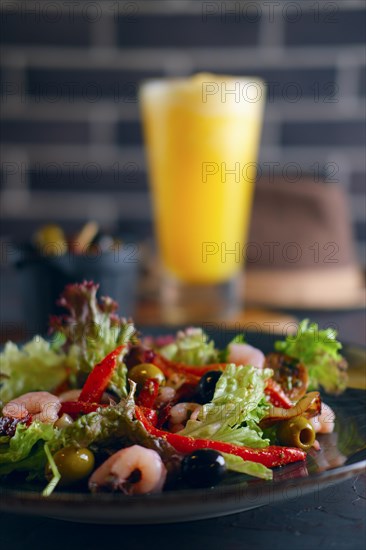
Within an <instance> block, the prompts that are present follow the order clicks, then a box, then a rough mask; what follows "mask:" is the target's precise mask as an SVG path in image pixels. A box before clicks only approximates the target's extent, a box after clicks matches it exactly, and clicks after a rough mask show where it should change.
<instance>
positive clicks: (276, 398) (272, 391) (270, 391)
mask: <svg viewBox="0 0 366 550" xmlns="http://www.w3.org/2000/svg"><path fill="white" fill-rule="evenodd" d="M264 393H265V394H266V395H267V396H268V398H269V401H270V403H272V405H274V406H275V407H282V408H283V409H291V407H293V406H294V404H293V403H292V401H291V399H289V397H288V396H287V395H286V394H285V392H284V391H283V389H282V388H281V386H280V385H279V384H277V382H275V381H274V380H272V378H270V379H269V380H267V385H266V387H265V388H264Z"/></svg>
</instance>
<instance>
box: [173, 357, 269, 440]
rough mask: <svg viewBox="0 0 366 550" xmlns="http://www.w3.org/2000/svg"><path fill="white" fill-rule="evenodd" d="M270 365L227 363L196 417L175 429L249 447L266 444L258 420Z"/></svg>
mask: <svg viewBox="0 0 366 550" xmlns="http://www.w3.org/2000/svg"><path fill="white" fill-rule="evenodd" d="M271 374H272V371H271V370H270V369H263V370H261V369H258V368H256V367H252V366H250V365H247V366H236V365H234V364H229V365H227V366H226V368H225V370H224V371H223V373H222V375H221V376H220V378H219V380H218V382H217V384H216V388H215V393H214V396H213V399H212V401H211V402H210V403H206V404H205V405H203V406H202V409H201V411H200V413H199V415H198V417H197V420H188V422H187V424H186V426H185V428H184V429H183V430H182V431H180V432H179V434H180V435H187V436H190V437H194V438H202V439H212V440H215V441H225V442H227V443H233V444H235V445H246V446H248V447H252V448H261V447H266V446H267V445H268V444H269V440H267V439H263V432H262V430H261V429H260V427H259V422H260V421H261V420H262V418H263V417H264V416H265V415H266V413H267V410H268V404H267V401H266V399H265V395H264V388H265V385H266V381H267V379H268V378H269V377H270V376H271Z"/></svg>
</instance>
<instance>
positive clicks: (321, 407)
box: [0, 281, 366, 524]
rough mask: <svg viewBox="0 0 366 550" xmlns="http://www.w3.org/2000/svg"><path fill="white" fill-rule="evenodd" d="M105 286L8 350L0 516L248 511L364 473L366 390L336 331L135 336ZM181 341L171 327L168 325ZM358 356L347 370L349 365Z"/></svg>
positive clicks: (176, 517) (66, 305)
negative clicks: (352, 378)
mask: <svg viewBox="0 0 366 550" xmlns="http://www.w3.org/2000/svg"><path fill="white" fill-rule="evenodd" d="M97 290H98V285H97V284H94V283H93V282H86V281H85V282H84V283H81V284H79V283H78V284H72V285H68V286H67V287H66V288H65V289H64V291H63V293H62V295H61V297H60V300H59V305H60V306H61V307H62V308H63V309H64V313H63V314H61V315H57V316H52V317H51V318H50V332H49V335H48V337H47V338H42V337H40V336H35V337H34V338H33V339H32V340H31V341H29V342H27V343H25V344H24V345H21V346H18V345H16V344H14V343H12V342H8V343H7V344H6V345H5V347H4V349H3V351H2V353H1V378H0V384H1V386H0V400H1V413H0V490H1V499H0V506H1V508H2V509H3V510H4V511H9V512H18V513H27V514H38V515H45V516H50V517H55V518H60V519H69V520H73V521H84V522H93V523H96V522H99V523H116V524H119V523H120V524H139V523H140V524H144V523H167V522H176V521H187V520H195V519H203V518H209V517H215V516H220V515H226V514H231V513H237V512H241V511H244V510H248V509H251V508H255V507H258V506H262V505H265V504H268V503H273V502H276V501H279V500H283V499H290V498H296V497H299V496H301V495H303V494H306V493H308V492H310V491H317V490H319V489H321V488H322V487H325V486H329V485H330V484H333V483H336V482H338V481H341V480H344V479H346V478H347V477H350V476H353V475H355V474H357V473H358V472H361V471H362V470H363V469H364V467H365V464H366V461H365V447H366V422H365V417H366V414H365V393H366V392H365V391H364V390H360V389H352V388H349V387H348V366H350V367H351V369H352V368H354V367H356V366H357V365H356V363H357V362H358V359H357V360H356V359H355V357H356V356H357V354H361V361H362V360H364V359H363V358H364V352H363V350H360V349H358V348H354V349H347V347H346V348H342V345H341V343H340V342H338V340H337V334H336V332H335V330H334V329H323V330H321V329H319V327H318V326H317V325H316V324H315V323H311V322H310V321H309V320H304V321H302V322H301V323H300V324H299V328H298V332H297V334H296V335H287V336H286V335H285V336H283V337H282V338H280V337H275V336H273V335H272V336H271V335H265V334H248V335H244V334H235V333H233V332H232V331H229V330H220V331H219V330H209V329H207V330H203V328H201V327H186V328H181V329H180V330H177V332H176V333H174V334H171V333H169V331H168V330H167V329H166V328H165V329H164V328H161V327H160V328H159V327H155V328H154V329H153V330H151V329H149V331H148V333H146V334H145V332H144V331H141V330H139V329H138V328H137V327H136V326H135V325H134V323H133V320H132V319H126V318H124V317H121V316H120V315H119V314H118V312H117V311H118V306H117V304H116V303H115V302H114V301H113V300H112V299H111V298H109V297H102V298H100V299H99V298H98V297H97ZM170 332H171V329H170ZM347 356H348V358H349V362H350V365H348V361H347Z"/></svg>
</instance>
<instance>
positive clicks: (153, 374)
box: [128, 363, 165, 390]
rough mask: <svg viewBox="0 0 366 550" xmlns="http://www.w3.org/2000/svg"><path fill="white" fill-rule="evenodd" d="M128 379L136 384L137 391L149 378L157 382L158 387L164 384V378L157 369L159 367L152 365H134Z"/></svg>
mask: <svg viewBox="0 0 366 550" xmlns="http://www.w3.org/2000/svg"><path fill="white" fill-rule="evenodd" d="M128 378H129V379H130V380H133V381H134V382H136V384H137V388H138V389H139V390H140V389H141V388H142V387H143V385H144V383H145V382H146V380H148V379H149V378H153V379H154V380H157V382H158V383H159V385H160V386H162V385H163V384H164V383H165V376H164V374H163V372H162V371H161V370H160V369H159V367H157V366H156V365H153V364H152V363H141V364H140V365H135V366H134V367H132V369H131V370H130V371H129V372H128Z"/></svg>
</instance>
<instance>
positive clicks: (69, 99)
mask: <svg viewBox="0 0 366 550" xmlns="http://www.w3.org/2000/svg"><path fill="white" fill-rule="evenodd" d="M365 13H366V8H365V3H364V2H363V1H358V0H355V1H354V0H347V1H342V2H337V1H332V2H327V1H324V2H313V1H311V2H310V1H301V2H300V1H297V2H286V1H279V0H277V1H273V2H272V0H269V1H266V2H261V3H259V2H258V3H257V2H246V1H235V2H230V1H227V2H215V1H211V2H202V1H195V0H172V1H169V0H165V1H153V0H152V1H141V2H139V1H132V2H131V1H120V2H118V1H117V2H116V1H114V2H108V1H99V2H94V1H93V2H91V1H90V2H89V1H82V0H80V1H78V2H63V1H60V2H58V1H52V2H47V1H44V2H42V1H38V2H32V1H30V0H29V1H27V2H23V1H19V2H17V1H14V0H12V1H7V2H2V4H1V37H2V38H1V40H2V55H1V90H0V91H1V96H0V101H1V115H2V122H1V213H2V214H1V217H2V229H1V235H2V237H1V238H2V241H1V242H2V247H1V250H2V254H1V270H2V274H3V284H2V297H3V300H5V299H6V300H7V302H6V311H7V313H6V320H7V321H12V320H14V321H15V320H16V319H17V315H18V313H17V311H18V309H17V308H18V306H19V304H18V302H19V299H18V296H17V292H16V284H17V282H16V275H14V271H13V268H12V267H11V258H10V256H11V255H10V254H9V251H8V247H7V243H8V242H9V241H10V240H12V241H13V240H16V241H22V240H26V239H27V238H29V236H30V235H31V234H32V233H33V232H34V230H35V229H36V228H37V227H39V226H40V225H41V224H43V223H49V222H55V223H59V224H61V225H62V226H63V227H64V228H65V230H66V231H67V232H73V231H76V230H78V229H79V228H80V227H81V225H82V224H83V223H84V222H86V221H88V220H91V219H92V220H96V221H97V222H98V223H100V225H101V226H102V227H103V228H104V229H105V230H108V231H112V232H114V233H118V234H122V235H128V239H132V240H136V241H138V242H140V243H141V242H142V243H144V242H146V240H149V239H151V235H152V219H151V218H152V215H151V208H150V200H149V191H148V179H147V171H146V164H145V157H144V151H143V139H142V131H141V124H140V114H139V105H138V101H137V92H138V88H139V85H140V83H141V82H142V81H143V80H145V79H148V78H152V77H173V76H186V75H190V74H192V73H195V72H198V71H209V72H215V73H221V74H233V75H253V76H261V77H263V78H264V79H265V80H266V82H267V86H268V98H267V107H266V113H265V123H264V128H263V136H262V144H261V149H260V161H259V173H258V181H259V184H262V185H265V186H266V187H267V188H268V187H269V186H270V184H271V183H273V182H274V181H278V180H281V185H285V186H286V185H287V186H288V185H290V186H291V185H292V186H296V185H297V186H298V187H299V184H300V183H301V182H303V181H305V180H306V181H307V182H308V185H310V187H314V186H315V187H316V188H318V187H323V186H331V187H332V189H334V188H336V189H337V190H340V192H341V194H342V196H345V197H346V206H345V207H344V205H343V203H342V206H341V211H342V219H343V208H345V212H347V209H348V212H349V222H348V221H347V224H348V225H347V230H346V232H347V231H348V229H349V231H350V235H351V237H350V239H351V242H350V241H349V240H347V239H348V237H347V238H346V239H345V244H344V246H345V247H346V248H347V247H348V248H352V253H348V252H349V251H348V252H347V251H346V250H343V251H340V256H339V261H340V262H341V261H342V258H343V259H344V262H345V264H347V262H348V263H355V262H356V263H358V265H361V266H362V267H363V268H364V267H365V263H366V259H365V258H366V254H365V251H366V231H365V229H366V221H365V202H366V186H365V154H364V147H365V94H366V79H365V74H366V73H365ZM272 189H273V186H272ZM337 192H338V191H336V193H337ZM299 200H300V201H301V200H302V199H301V198H300V199H299ZM325 202H326V199H325ZM261 204H262V205H263V202H262V203H261ZM335 204H336V205H337V204H338V202H337V201H336V202H335ZM259 208H261V207H259ZM254 212H255V210H254ZM344 215H345V216H346V217H347V216H348V214H347V213H346V214H344ZM315 217H316V215H315ZM321 225H322V224H321V222H320V224H319V227H321ZM335 226H337V224H335ZM331 229H332V226H331V225H330V231H331ZM264 238H265V237H264ZM328 241H329V238H328ZM328 241H327V242H328ZM309 246H310V245H309ZM353 251H354V253H353ZM328 252H329V251H328ZM330 252H332V251H330ZM249 263H250V262H249ZM249 267H250V266H249ZM12 285H13V286H12ZM14 285H15V286H14ZM9 289H13V290H14V289H15V292H11V291H10V290H9ZM9 296H10V297H9Z"/></svg>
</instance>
